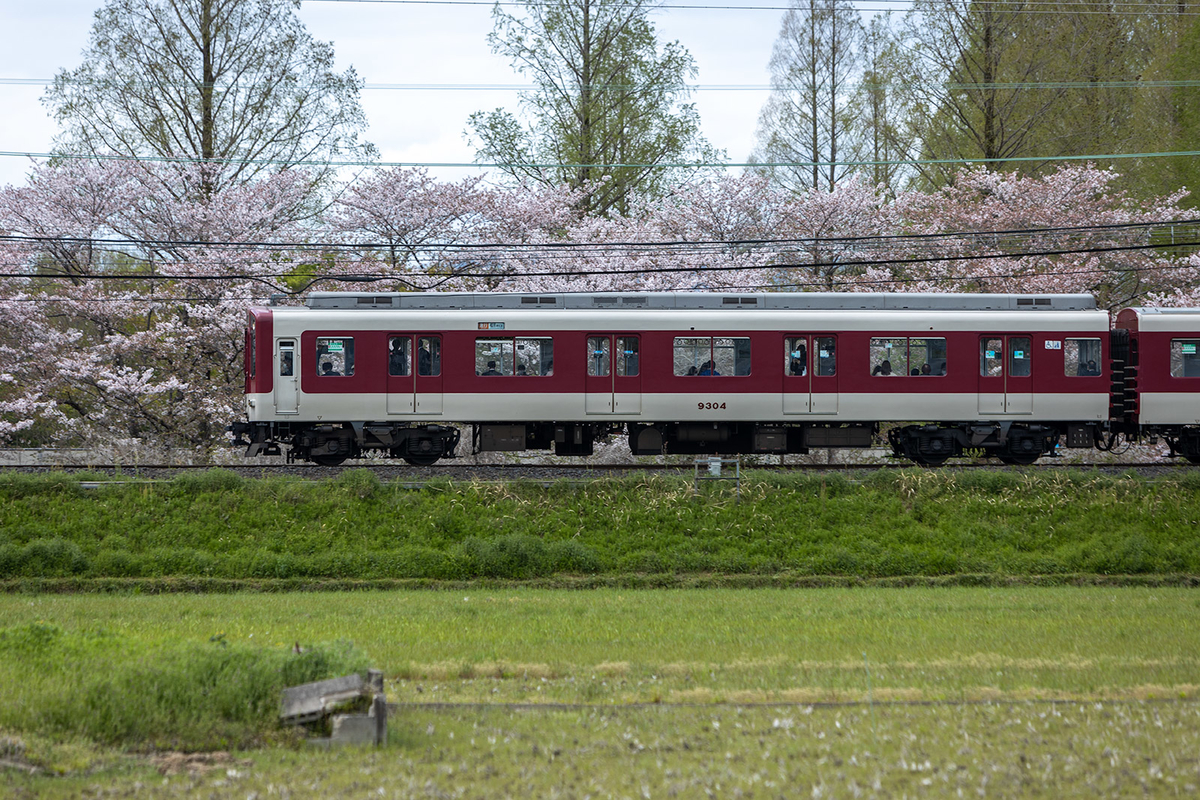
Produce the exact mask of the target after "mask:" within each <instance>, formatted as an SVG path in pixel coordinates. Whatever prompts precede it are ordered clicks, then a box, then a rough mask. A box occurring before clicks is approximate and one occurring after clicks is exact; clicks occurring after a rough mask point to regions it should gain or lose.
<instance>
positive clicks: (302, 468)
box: [0, 459, 1197, 484]
mask: <svg viewBox="0 0 1200 800" xmlns="http://www.w3.org/2000/svg"><path fill="white" fill-rule="evenodd" d="M1196 468H1197V467H1195V466H1194V465H1192V464H1189V463H1187V462H1165V461H1163V462H1145V461H1140V462H1135V461H1128V462H1077V461H1070V462H1067V461H1060V460H1055V459H1047V460H1045V461H1040V462H1038V463H1036V464H1032V465H1029V466H1024V467H1011V466H1005V465H1003V464H1000V463H998V462H994V461H964V462H962V463H950V464H946V465H944V466H941V467H938V468H936V471H938V472H951V473H953V472H967V471H978V470H1003V471H1012V470H1014V469H1015V470H1018V471H1025V472H1041V473H1051V472H1054V471H1061V470H1068V469H1072V470H1093V469H1094V470H1098V471H1100V472H1103V473H1105V474H1119V473H1123V472H1131V471H1132V472H1134V473H1136V474H1138V475H1142V476H1145V477H1159V476H1165V475H1172V474H1183V473H1186V472H1188V471H1190V470H1193V469H1196ZM211 469H224V470H229V471H231V472H234V473H236V474H238V475H242V476H244V477H248V478H257V477H272V476H281V475H294V476H298V477H304V478H311V479H322V478H331V477H336V476H337V475H339V474H341V473H343V472H345V471H347V470H355V469H369V470H371V471H372V472H374V473H375V474H376V475H377V476H379V477H380V478H381V479H385V480H390V479H407V480H411V481H415V482H420V483H422V484H424V483H426V482H428V481H431V480H437V479H450V480H481V481H495V482H504V481H513V480H533V481H553V480H562V479H567V480H587V479H593V480H595V479H603V478H607V477H614V476H620V475H627V474H633V473H646V472H648V473H657V474H674V475H678V476H680V477H692V476H693V475H694V474H695V472H696V470H697V466H696V465H695V464H693V463H690V462H688V463H683V464H460V463H454V462H448V463H440V464H435V465H433V466H429V467H413V466H409V465H407V464H402V463H401V464H397V463H392V462H382V461H376V460H363V461H350V462H346V463H345V464H342V465H340V466H337V467H322V466H316V465H308V464H256V465H240V464H237V465H211V464H204V465H201V464H184V465H181V464H137V465H130V464H101V463H97V464H88V465H75V464H70V465H67V464H57V465H0V475H2V474H6V473H7V474H17V473H26V474H38V473H47V472H68V473H72V472H89V473H101V474H105V475H108V476H113V477H116V476H123V477H128V478H138V479H162V478H169V477H172V476H174V475H179V474H186V473H191V472H202V471H205V470H211ZM700 469H701V470H702V471H703V470H704V465H701V466H700ZM729 469H730V468H729V466H728V464H727V465H726V467H725V470H726V472H728V470H729ZM741 469H742V470H743V471H751V470H752V471H756V472H811V473H843V474H844V473H871V472H879V471H882V470H898V469H919V467H916V466H914V465H913V464H911V463H908V462H906V461H899V460H898V461H894V462H885V463H866V464H810V463H804V464H782V465H781V464H744V463H743V464H741Z"/></svg>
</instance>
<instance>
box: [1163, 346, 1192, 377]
mask: <svg viewBox="0 0 1200 800" xmlns="http://www.w3.org/2000/svg"><path fill="white" fill-rule="evenodd" d="M1176 345H1178V346H1179V367H1178V374H1177V373H1176V366H1175V355H1176V354H1175V348H1176ZM1188 345H1191V346H1192V348H1193V349H1194V352H1191V353H1188V352H1185V351H1184V348H1185V347H1187V346H1188ZM1189 356H1190V357H1191V363H1194V364H1197V365H1198V366H1197V371H1196V374H1195V375H1188V374H1187V367H1188V365H1189V361H1188V357H1189ZM1167 360H1168V371H1169V373H1170V375H1171V377H1172V378H1183V379H1187V378H1200V338H1183V337H1180V338H1178V339H1171V343H1170V345H1169V349H1168V350H1167Z"/></svg>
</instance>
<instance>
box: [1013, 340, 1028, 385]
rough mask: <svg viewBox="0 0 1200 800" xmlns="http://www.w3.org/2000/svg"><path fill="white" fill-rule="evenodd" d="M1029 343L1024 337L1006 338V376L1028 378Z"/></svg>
mask: <svg viewBox="0 0 1200 800" xmlns="http://www.w3.org/2000/svg"><path fill="white" fill-rule="evenodd" d="M1030 345H1031V342H1030V341H1029V338H1028V337H1025V336H1010V337H1008V374H1009V376H1010V377H1013V378H1028V377H1029V373H1030V363H1031V362H1030V356H1031V355H1032V354H1031V353H1030V352H1029V347H1030Z"/></svg>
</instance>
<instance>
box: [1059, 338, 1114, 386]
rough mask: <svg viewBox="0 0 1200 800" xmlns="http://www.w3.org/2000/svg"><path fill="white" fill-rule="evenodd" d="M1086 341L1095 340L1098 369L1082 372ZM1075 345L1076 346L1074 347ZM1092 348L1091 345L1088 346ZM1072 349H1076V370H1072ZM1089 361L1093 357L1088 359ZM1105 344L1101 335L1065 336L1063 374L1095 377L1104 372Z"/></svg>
mask: <svg viewBox="0 0 1200 800" xmlns="http://www.w3.org/2000/svg"><path fill="white" fill-rule="evenodd" d="M1084 342H1095V350H1096V359H1095V361H1096V371H1095V372H1092V373H1087V374H1085V373H1082V372H1080V370H1081V369H1083V365H1084V355H1083V354H1084V347H1083V343H1084ZM1072 345H1074V347H1072ZM1088 349H1089V350H1090V349H1091V348H1090V347H1089V348H1088ZM1072 350H1073V351H1074V364H1075V371H1074V372H1072V371H1071V369H1070V368H1071V363H1072ZM1088 360H1089V361H1090V360H1091V359H1088ZM1103 363H1104V344H1103V341H1102V340H1101V339H1100V337H1099V336H1065V337H1063V375H1064V376H1065V377H1067V378H1095V377H1098V376H1100V375H1103V374H1104V369H1103V366H1102V365H1103Z"/></svg>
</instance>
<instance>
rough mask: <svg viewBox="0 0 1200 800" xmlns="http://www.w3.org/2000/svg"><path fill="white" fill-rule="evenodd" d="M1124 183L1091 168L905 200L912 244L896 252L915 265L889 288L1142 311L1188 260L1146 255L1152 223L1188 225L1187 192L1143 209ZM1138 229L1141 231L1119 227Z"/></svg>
mask: <svg viewBox="0 0 1200 800" xmlns="http://www.w3.org/2000/svg"><path fill="white" fill-rule="evenodd" d="M1119 180H1120V176H1119V175H1118V174H1117V173H1116V172H1114V171H1112V170H1107V169H1097V168H1095V167H1093V166H1091V165H1080V166H1066V167H1062V168H1060V169H1058V170H1056V171H1054V172H1051V173H1048V174H1046V175H1036V176H1035V175H1021V174H1017V173H999V172H992V171H988V170H986V169H983V168H979V169H973V170H966V171H963V172H961V173H959V174H958V175H957V176H956V178H955V180H954V181H953V182H952V183H950V184H948V185H946V186H944V187H942V188H941V189H939V190H938V191H935V192H930V193H921V192H909V193H907V194H904V195H902V196H901V197H899V198H898V199H897V202H896V214H897V215H898V218H899V219H900V220H901V221H902V224H903V229H904V232H905V233H906V234H908V235H909V236H908V238H907V240H906V241H901V242H900V243H898V245H897V246H896V247H894V248H893V252H894V254H895V256H896V257H897V258H898V259H904V260H906V261H909V262H910V263H902V264H900V265H899V266H897V267H895V268H893V269H891V270H890V271H891V274H892V276H893V277H895V278H896V279H897V282H896V283H895V284H893V285H892V286H890V287H889V288H900V287H903V286H906V285H907V286H908V287H909V288H910V289H915V290H921V291H979V292H1018V291H1019V292H1088V293H1091V294H1094V295H1096V298H1097V301H1098V302H1099V303H1100V305H1101V306H1104V307H1107V308H1117V307H1119V306H1122V305H1128V304H1130V303H1137V302H1141V301H1143V300H1144V299H1146V298H1147V297H1149V296H1152V295H1155V294H1157V293H1160V292H1162V291H1163V290H1164V289H1165V288H1166V287H1168V286H1171V285H1173V284H1174V282H1175V281H1176V279H1177V277H1178V276H1177V275H1176V274H1175V272H1174V270H1175V268H1176V266H1177V262H1178V257H1179V256H1178V254H1177V253H1176V252H1173V251H1171V250H1169V249H1137V248H1144V247H1146V246H1148V245H1151V244H1154V243H1155V242H1156V239H1155V238H1154V237H1155V228H1154V227H1153V226H1152V225H1151V223H1159V222H1169V221H1171V220H1177V219H1180V218H1181V217H1182V215H1183V212H1182V211H1181V209H1180V207H1179V203H1180V201H1181V200H1182V199H1183V198H1184V197H1185V196H1186V195H1187V192H1186V191H1185V190H1180V191H1178V192H1175V193H1174V194H1171V195H1167V196H1165V197H1159V198H1153V199H1151V200H1140V201H1139V200H1135V199H1134V198H1133V197H1131V196H1129V195H1128V194H1127V193H1126V192H1124V191H1123V190H1120V189H1118V188H1117V183H1118V181H1119ZM1131 225H1138V226H1142V227H1138V228H1122V227H1114V226H1131ZM1044 229H1051V230H1044ZM1023 231H1028V233H1012V232H1023ZM1037 231H1041V232H1037ZM951 234H953V235H951ZM1059 251H1074V252H1059ZM1089 251H1091V252H1089ZM1022 252H1035V253H1044V255H1027V256H1022V257H1017V254H1018V253H1022ZM915 259H941V260H934V261H928V262H921V261H914V260H915ZM960 259H961V260H960Z"/></svg>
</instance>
